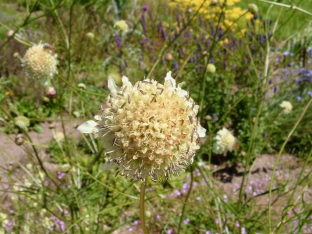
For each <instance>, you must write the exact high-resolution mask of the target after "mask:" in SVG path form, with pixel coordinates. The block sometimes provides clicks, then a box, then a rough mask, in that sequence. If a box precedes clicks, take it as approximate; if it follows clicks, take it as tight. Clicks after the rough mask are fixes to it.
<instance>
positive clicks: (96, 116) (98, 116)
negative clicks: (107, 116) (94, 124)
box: [94, 115, 102, 121]
mask: <svg viewBox="0 0 312 234" xmlns="http://www.w3.org/2000/svg"><path fill="white" fill-rule="evenodd" d="M94 119H95V120H98V121H100V120H102V118H101V116H100V115H95V116H94Z"/></svg>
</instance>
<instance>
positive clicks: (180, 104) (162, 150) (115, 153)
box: [78, 72, 206, 183]
mask: <svg viewBox="0 0 312 234" xmlns="http://www.w3.org/2000/svg"><path fill="white" fill-rule="evenodd" d="M122 82H123V85H122V87H121V88H119V87H117V86H116V84H115V82H114V79H113V78H112V77H109V80H108V88H109V89H110V96H109V97H108V98H107V99H106V103H105V104H103V105H102V106H101V108H100V110H101V111H102V113H101V115H96V116H95V117H94V118H95V120H97V122H95V121H93V120H89V121H87V122H85V123H83V124H82V125H80V126H79V127H78V130H79V131H80V132H81V133H93V134H94V135H95V136H97V137H101V138H102V142H101V143H102V145H103V146H104V147H105V149H106V152H107V153H108V154H110V159H109V160H108V161H107V162H106V164H105V165H104V167H103V170H109V169H111V168H113V167H115V166H118V169H117V171H118V172H117V174H118V173H120V175H122V176H126V178H130V179H131V180H141V181H142V182H143V183H144V182H145V179H146V177H147V176H149V177H150V178H151V179H152V180H153V181H154V182H161V181H163V180H167V179H168V178H169V176H170V174H173V175H178V174H179V173H180V172H184V170H185V168H187V167H188V166H189V165H191V164H192V162H193V157H194V155H195V152H196V150H198V149H199V148H200V147H199V138H200V137H204V136H205V132H206V129H204V128H202V127H201V126H200V125H199V123H198V118H196V115H197V112H198V108H199V106H198V105H195V102H194V101H193V99H192V98H190V96H189V93H188V92H187V91H185V90H183V89H181V86H182V85H183V83H181V84H179V85H178V87H176V81H175V80H174V79H173V78H172V77H171V72H168V73H167V76H166V77H165V82H164V84H160V83H158V82H157V81H155V80H149V79H146V80H144V81H139V82H137V83H136V84H134V85H133V86H132V84H131V82H130V81H129V79H128V78H127V77H125V76H124V77H122Z"/></svg>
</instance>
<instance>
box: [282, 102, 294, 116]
mask: <svg viewBox="0 0 312 234" xmlns="http://www.w3.org/2000/svg"><path fill="white" fill-rule="evenodd" d="M280 107H281V108H283V112H284V114H288V113H290V112H291V110H292V108H293V106H292V104H291V103H290V102H289V101H283V102H282V103H281V104H280Z"/></svg>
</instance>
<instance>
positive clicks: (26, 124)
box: [14, 116, 30, 130]
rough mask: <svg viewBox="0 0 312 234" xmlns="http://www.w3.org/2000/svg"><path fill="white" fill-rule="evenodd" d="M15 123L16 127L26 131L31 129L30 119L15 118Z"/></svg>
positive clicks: (23, 117)
mask: <svg viewBox="0 0 312 234" xmlns="http://www.w3.org/2000/svg"><path fill="white" fill-rule="evenodd" d="M14 123H15V125H16V126H18V127H20V128H22V129H24V130H26V129H27V127H29V124H30V122H29V119H28V118H27V117H25V116H17V117H15V118H14Z"/></svg>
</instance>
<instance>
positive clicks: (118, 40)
mask: <svg viewBox="0 0 312 234" xmlns="http://www.w3.org/2000/svg"><path fill="white" fill-rule="evenodd" d="M114 39H115V41H116V44H117V46H118V47H121V46H122V42H121V38H120V36H119V35H118V34H115V36H114Z"/></svg>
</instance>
